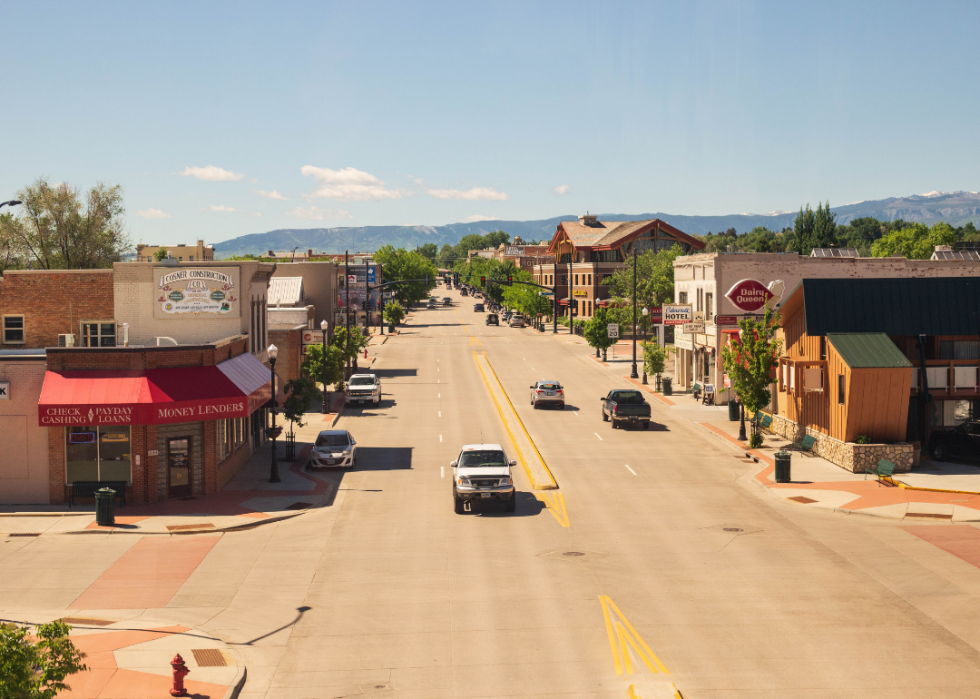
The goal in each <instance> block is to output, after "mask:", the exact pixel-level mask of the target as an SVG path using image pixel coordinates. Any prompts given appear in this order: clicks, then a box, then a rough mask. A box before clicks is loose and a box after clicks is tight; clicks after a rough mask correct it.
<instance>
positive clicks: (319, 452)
mask: <svg viewBox="0 0 980 699" xmlns="http://www.w3.org/2000/svg"><path fill="white" fill-rule="evenodd" d="M356 460H357V442H355V441H354V438H353V437H352V436H351V434H350V432H348V431H347V430H323V432H321V433H320V434H318V435H317V436H316V441H315V442H314V443H313V453H312V454H311V455H310V468H323V467H325V466H341V467H347V468H352V467H353V466H354V462H355V461H356Z"/></svg>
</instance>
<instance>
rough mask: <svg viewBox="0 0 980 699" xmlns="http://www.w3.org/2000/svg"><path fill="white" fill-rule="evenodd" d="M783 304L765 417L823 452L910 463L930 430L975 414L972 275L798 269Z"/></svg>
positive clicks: (979, 386) (979, 388) (976, 333)
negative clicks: (810, 274)
mask: <svg viewBox="0 0 980 699" xmlns="http://www.w3.org/2000/svg"><path fill="white" fill-rule="evenodd" d="M780 314H781V326H782V332H783V337H784V342H785V345H784V349H783V352H784V354H783V356H782V357H780V359H779V367H778V370H777V376H776V387H777V391H776V392H775V393H774V400H773V425H772V428H773V430H774V431H775V432H777V433H779V434H782V435H783V436H785V437H787V438H790V439H793V440H794V441H798V440H800V439H802V437H803V436H804V434H809V435H810V436H812V437H814V438H815V439H816V440H817V441H816V444H815V446H814V451H815V452H816V453H818V454H820V455H821V456H823V457H824V458H827V459H828V460H830V461H833V462H834V463H837V464H839V465H841V466H843V467H845V468H847V469H849V470H852V471H858V472H859V471H865V470H867V468H868V467H869V466H872V465H874V464H877V462H878V459H880V458H887V459H888V460H890V461H893V462H894V463H896V464H897V465H898V470H902V471H907V470H909V469H910V468H911V466H912V463H913V460H914V459H915V458H916V457H917V454H918V448H917V445H920V444H921V445H925V444H927V443H928V439H929V435H930V434H931V432H932V431H933V430H946V429H952V428H954V427H956V426H957V425H959V424H962V423H963V422H965V421H968V420H975V419H978V418H980V277H955V278H954V277H940V278H910V279H896V278H885V279H804V280H803V281H802V282H800V284H799V285H798V286H797V287H796V289H795V290H793V291H792V292H791V293H790V294H789V295H788V296H787V297H786V299H785V301H784V302H783V303H782V305H781V308H780ZM864 437H866V438H867V439H863V438H864ZM859 442H869V443H868V444H860V443H859Z"/></svg>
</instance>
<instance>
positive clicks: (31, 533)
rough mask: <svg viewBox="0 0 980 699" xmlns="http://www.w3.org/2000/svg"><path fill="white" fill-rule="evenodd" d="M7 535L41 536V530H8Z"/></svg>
mask: <svg viewBox="0 0 980 699" xmlns="http://www.w3.org/2000/svg"><path fill="white" fill-rule="evenodd" d="M7 536H41V532H10V533H9V534H7Z"/></svg>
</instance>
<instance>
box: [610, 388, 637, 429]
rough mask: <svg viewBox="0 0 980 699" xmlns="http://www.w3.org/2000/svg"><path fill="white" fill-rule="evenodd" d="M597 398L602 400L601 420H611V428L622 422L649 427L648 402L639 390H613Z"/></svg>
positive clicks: (618, 425)
mask: <svg viewBox="0 0 980 699" xmlns="http://www.w3.org/2000/svg"><path fill="white" fill-rule="evenodd" d="M599 400H601V401H602V421H603V422H610V421H611V422H612V427H613V429H616V428H617V427H620V426H621V425H622V424H623V423H624V422H628V423H630V424H631V425H643V429H648V428H649V427H650V404H649V403H647V402H646V400H644V398H643V394H642V393H640V392H639V391H634V390H627V389H618V390H613V391H610V392H609V393H608V394H606V395H605V396H603V397H602V398H600V399H599Z"/></svg>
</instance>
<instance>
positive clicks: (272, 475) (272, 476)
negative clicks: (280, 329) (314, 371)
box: [269, 345, 280, 483]
mask: <svg viewBox="0 0 980 699" xmlns="http://www.w3.org/2000/svg"><path fill="white" fill-rule="evenodd" d="M278 356H279V348H278V347H276V346H275V345H269V367H270V368H271V370H272V469H271V470H270V471H269V482H270V483H279V482H280V480H279V462H277V461H276V358H277V357H278Z"/></svg>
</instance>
